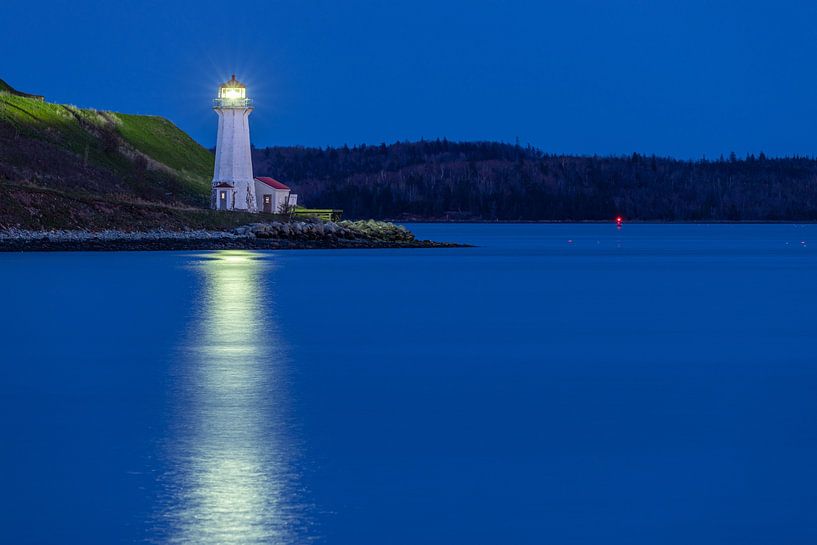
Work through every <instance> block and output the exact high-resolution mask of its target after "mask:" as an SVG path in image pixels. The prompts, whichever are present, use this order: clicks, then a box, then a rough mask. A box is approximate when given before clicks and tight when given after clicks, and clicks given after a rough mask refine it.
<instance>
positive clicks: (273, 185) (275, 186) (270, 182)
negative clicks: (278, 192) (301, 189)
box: [256, 177, 292, 191]
mask: <svg viewBox="0 0 817 545" xmlns="http://www.w3.org/2000/svg"><path fill="white" fill-rule="evenodd" d="M256 180H258V181H259V182H262V183H265V184H267V185H268V186H270V187H271V188H273V189H289V187H287V186H285V185H284V184H282V183H281V182H279V181H278V180H276V179H275V178H261V177H258V178H256ZM290 191H292V190H291V189H290Z"/></svg>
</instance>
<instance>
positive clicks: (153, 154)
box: [0, 80, 213, 226]
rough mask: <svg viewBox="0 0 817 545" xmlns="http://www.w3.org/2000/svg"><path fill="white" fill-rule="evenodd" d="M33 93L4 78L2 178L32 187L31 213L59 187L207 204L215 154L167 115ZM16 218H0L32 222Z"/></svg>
mask: <svg viewBox="0 0 817 545" xmlns="http://www.w3.org/2000/svg"><path fill="white" fill-rule="evenodd" d="M31 97H32V95H25V93H20V92H19V91H16V90H15V89H13V88H12V87H11V86H9V85H8V84H7V83H5V82H3V81H2V80H0V184H6V185H7V186H13V187H14V188H15V190H14V191H15V194H17V195H18V196H19V192H20V191H25V190H26V188H29V189H30V190H32V197H33V199H29V201H30V202H28V204H27V208H28V209H29V210H30V213H31V214H33V215H36V214H37V213H38V212H37V211H38V207H37V202H36V198H40V197H41V196H42V195H46V194H47V195H49V196H53V194H54V192H58V193H60V194H61V195H63V196H65V197H66V200H65V201H64V202H65V203H71V202H75V201H76V200H77V199H81V200H84V201H83V202H85V201H88V199H91V200H93V201H94V202H99V201H100V200H103V201H106V202H110V203H112V205H116V204H117V203H118V204H121V203H125V204H128V205H135V206H138V205H140V204H161V205H162V206H165V207H167V206H171V207H173V206H175V207H178V208H190V207H193V208H195V207H201V208H204V207H207V205H208V203H209V190H210V179H211V177H212V173H213V155H212V154H211V153H210V152H209V151H208V150H206V149H204V148H203V147H202V146H200V145H199V144H197V143H196V142H195V141H194V140H193V139H192V138H190V137H189V136H188V135H187V134H186V133H184V132H183V131H182V130H180V129H179V128H178V127H176V126H175V125H173V123H171V122H170V121H168V120H166V119H164V118H161V117H157V116H141V115H129V114H120V113H113V112H104V111H97V110H93V109H81V108H76V107H74V106H68V105H62V104H52V103H49V102H44V101H43V100H40V99H38V98H31ZM34 189H37V190H39V189H47V190H49V192H50V193H48V192H46V193H42V192H38V191H34ZM52 200H53V199H52ZM76 202H78V201H76ZM45 208H47V207H45ZM5 212H6V214H11V212H9V210H5ZM41 212H42V213H47V212H46V211H45V210H43V211H41ZM18 219H19V221H16V220H15V218H14V217H0V224H4V225H20V226H26V225H28V224H29V223H30V222H28V221H26V219H25V218H22V219H20V218H18ZM34 223H36V224H42V225H51V224H52V222H50V221H47V218H46V219H45V220H43V218H40V220H38V221H37V222H34Z"/></svg>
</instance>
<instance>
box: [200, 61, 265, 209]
mask: <svg viewBox="0 0 817 545" xmlns="http://www.w3.org/2000/svg"><path fill="white" fill-rule="evenodd" d="M213 110H214V111H215V112H216V114H218V137H217V139H216V167H215V170H214V172H213V189H212V193H211V196H210V205H211V207H212V208H215V209H216V210H241V211H246V212H257V211H258V204H257V202H256V198H255V180H254V179H253V173H252V156H251V155H250V122H249V118H250V114H251V113H252V110H253V108H252V100H251V99H249V98H247V87H246V86H245V85H244V84H243V83H241V82H240V81H238V80H237V79H235V74H233V77H232V79H231V80H230V81H227V82H225V83H222V84H221V85H220V86H219V88H218V96H217V97H216V98H215V99H214V100H213Z"/></svg>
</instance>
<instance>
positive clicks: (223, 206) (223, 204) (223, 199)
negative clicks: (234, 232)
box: [218, 191, 227, 210]
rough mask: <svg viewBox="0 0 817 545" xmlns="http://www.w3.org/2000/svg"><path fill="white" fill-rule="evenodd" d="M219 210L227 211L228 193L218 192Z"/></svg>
mask: <svg viewBox="0 0 817 545" xmlns="http://www.w3.org/2000/svg"><path fill="white" fill-rule="evenodd" d="M218 209H219V210H227V192H226V191H219V192H218Z"/></svg>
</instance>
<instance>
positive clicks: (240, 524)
mask: <svg viewBox="0 0 817 545" xmlns="http://www.w3.org/2000/svg"><path fill="white" fill-rule="evenodd" d="M194 267H195V268H196V269H197V270H198V272H199V273H200V274H201V275H202V277H203V278H202V280H203V293H202V295H201V297H200V303H201V308H200V310H199V311H198V312H197V313H196V316H195V320H194V321H195V324H194V325H193V327H192V329H191V333H192V334H191V336H190V338H189V339H188V340H187V341H186V342H185V344H184V345H183V347H182V353H183V354H182V357H181V361H182V362H183V363H181V365H180V370H179V373H178V375H177V376H174V378H173V380H174V381H175V384H174V385H173V389H174V392H173V395H174V400H173V404H174V408H175V410H174V414H173V428H174V429H173V432H172V434H171V437H172V441H173V443H172V444H171V445H169V448H168V449H167V450H168V452H169V456H170V457H171V459H172V460H171V467H172V468H173V469H172V470H171V471H170V473H169V474H168V475H167V476H166V477H165V479H164V480H165V481H166V482H165V487H164V490H165V497H164V498H162V501H161V502H160V503H161V504H162V506H163V512H162V513H161V515H160V516H161V518H162V520H163V524H161V525H160V526H164V529H163V530H162V533H163V534H164V535H163V536H161V538H160V539H159V542H161V543H202V544H208V543H219V544H254V543H264V544H270V543H292V542H302V541H303V540H304V539H305V537H306V536H305V535H303V534H304V532H303V529H304V528H305V524H306V522H305V519H304V516H303V507H302V506H301V504H299V498H298V497H297V496H298V494H297V493H296V484H297V477H298V475H297V472H296V469H295V454H296V453H295V445H294V444H293V440H292V438H290V437H287V434H286V430H287V429H288V426H287V413H286V395H285V394H286V384H285V382H286V355H285V352H284V350H283V348H282V346H281V342H280V335H279V332H278V331H277V330H276V324H275V323H274V320H272V319H271V315H272V311H271V308H270V305H271V303H272V301H270V296H269V294H270V293H271V292H272V290H271V289H270V285H269V282H270V279H271V273H272V271H273V268H274V264H273V263H272V262H270V261H269V260H266V259H263V258H262V257H261V255H260V254H257V253H252V252H236V251H225V252H218V253H215V254H211V255H207V256H204V258H202V259H198V260H197V261H196V262H195V263H194Z"/></svg>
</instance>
